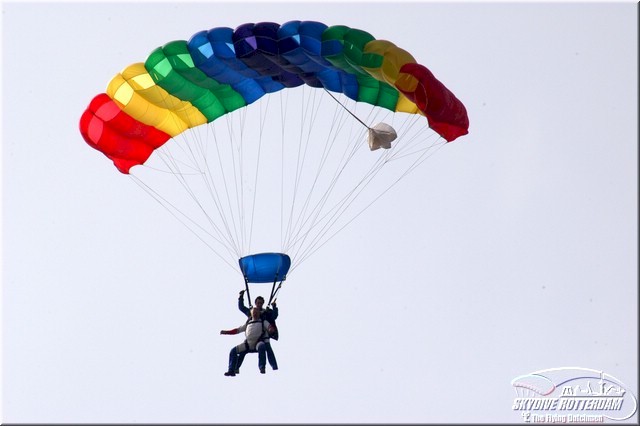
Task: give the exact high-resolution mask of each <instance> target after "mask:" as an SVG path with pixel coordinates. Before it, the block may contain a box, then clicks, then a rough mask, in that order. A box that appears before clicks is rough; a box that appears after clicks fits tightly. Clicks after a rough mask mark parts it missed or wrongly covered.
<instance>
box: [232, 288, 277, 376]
mask: <svg viewBox="0 0 640 426" xmlns="http://www.w3.org/2000/svg"><path fill="white" fill-rule="evenodd" d="M243 297H244V290H242V291H240V293H239V295H238V309H239V310H240V312H242V313H243V314H245V315H246V316H247V317H249V316H250V315H251V309H250V308H247V307H246V306H245V305H244V299H243ZM255 304H256V306H255V307H256V308H258V309H259V310H260V318H262V319H263V320H266V321H267V322H269V324H270V327H273V328H274V329H275V332H273V333H271V332H270V333H269V335H270V336H271V337H273V338H274V339H276V340H278V329H277V327H276V318H278V306H277V305H276V301H275V300H274V301H273V302H272V303H271V306H272V308H269V307H267V308H266V309H265V308H263V306H264V297H262V296H258V297H256V299H255ZM265 344H266V351H267V359H268V360H269V365H270V366H271V368H272V369H273V370H277V369H278V361H277V360H276V354H275V353H274V352H273V348H272V347H271V342H270V340H268V341H266V342H265ZM246 354H247V352H244V353H241V354H239V355H238V363H237V365H236V370H235V372H236V374H240V366H241V365H242V363H243V361H244V357H245V355H246Z"/></svg>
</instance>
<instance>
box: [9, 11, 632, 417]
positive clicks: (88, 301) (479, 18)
mask: <svg viewBox="0 0 640 426" xmlns="http://www.w3.org/2000/svg"><path fill="white" fill-rule="evenodd" d="M2 9H3V15H2V144H1V155H2V163H1V164H2V186H1V188H2V230H1V232H2V422H3V423H55V422H59V423H87V422H88V423H101V422H106V423H135V422H141V423H157V422H174V423H236V422H242V423H482V422H491V423H520V422H523V417H522V415H521V413H520V412H519V411H517V410H513V409H512V405H513V403H514V398H515V397H516V396H517V395H516V392H515V390H514V388H513V387H512V385H511V382H512V380H513V379H514V378H516V377H518V376H522V375H526V374H528V373H532V372H534V371H539V370H544V369H552V368H562V367H581V368H589V369H594V370H598V371H603V372H605V373H607V374H609V375H611V376H614V377H616V378H617V379H619V381H621V382H623V383H624V384H625V385H626V387H627V389H628V391H630V392H631V393H633V394H635V396H636V397H637V396H638V392H637V390H638V382H637V380H638V325H637V324H638V285H637V284H638V276H637V273H638V263H637V262H638V261H637V259H638V240H637V238H638V229H637V226H638V198H637V197H638V188H637V184H638V163H637V161H638V134H637V131H638V122H637V116H638V110H637V106H638V99H637V94H638V81H637V71H638V70H637V64H638V45H637V34H638V22H637V4H636V3H631V2H607V3H553V2H544V3H526V4H518V3H501V2H497V3H495V2H494V3H480V2H472V3H462V2H460V3H459V2H452V3H446V2H394V3H393V4H392V3H365V2H356V3H343V2H321V3H311V2H304V3H295V2H279V3H277V2H259V3H241V2H237V3H226V4H225V3H218V2H210V3H204V2H203V3H145V2H141V3H135V4H133V3H123V2H105V3H79V2H64V3H50V2H36V3H28V2H7V1H4V2H3V3H2ZM291 20H316V21H321V22H324V23H325V24H327V25H346V26H349V27H352V28H359V29H363V30H365V31H368V32H370V33H371V34H372V35H374V36H375V37H376V38H377V39H386V40H390V41H392V42H394V43H395V44H396V45H397V46H399V47H401V48H403V49H404V50H406V51H408V52H411V53H412V54H413V56H414V57H415V58H416V59H417V60H418V62H420V63H421V64H423V65H425V66H427V67H428V68H429V69H430V70H431V71H432V72H433V73H434V74H435V75H436V76H437V77H438V78H439V79H440V80H441V81H442V82H443V83H444V84H445V85H446V86H447V87H448V88H449V89H450V90H451V91H452V92H453V93H455V94H456V96H457V97H458V98H459V99H460V100H461V101H462V102H463V103H464V104H465V106H466V108H467V111H468V114H469V119H470V128H469V134H468V135H466V136H463V137H461V138H459V139H458V140H456V141H454V142H452V143H449V144H446V145H445V146H443V147H442V148H441V149H439V150H438V152H437V154H435V155H433V156H432V157H430V158H429V159H428V161H425V162H424V163H423V164H421V166H420V167H419V168H417V169H416V170H414V171H413V172H412V173H411V174H410V175H408V176H407V177H406V178H404V179H403V180H402V181H401V182H400V183H399V184H398V185H397V186H394V187H393V188H392V190H390V191H389V192H387V193H386V194H384V196H383V197H382V198H381V199H380V200H378V201H377V202H376V203H375V204H374V205H373V206H372V207H371V208H369V209H367V210H366V211H365V212H364V213H363V214H362V215H360V216H359V217H358V218H357V220H354V221H353V222H352V223H351V224H350V225H349V226H347V227H346V228H345V229H343V230H342V231H341V232H340V233H339V234H337V235H336V236H335V238H333V239H332V240H331V241H329V242H328V243H327V244H326V245H324V246H323V247H322V248H321V249H320V250H318V251H317V252H316V253H314V255H313V256H311V257H309V259H308V260H306V261H305V262H304V263H303V264H301V265H300V266H299V267H298V268H297V269H296V270H295V274H292V276H291V277H289V279H288V280H287V281H286V282H285V283H284V284H283V287H282V290H281V292H280V294H279V297H278V306H279V308H280V317H279V319H278V326H279V329H280V335H281V337H280V340H279V341H277V342H273V347H274V351H275V353H276V356H277V357H278V362H279V365H280V368H279V370H278V371H271V370H270V369H267V373H266V374H265V375H261V374H259V373H258V369H257V368H255V363H256V356H255V355H249V356H248V357H247V359H246V361H245V365H244V366H243V370H242V373H241V374H240V375H239V376H237V377H235V378H228V377H224V376H223V372H224V371H225V370H226V363H227V357H228V353H229V349H231V347H232V346H234V345H236V344H238V343H239V342H240V341H241V340H242V338H241V337H240V336H221V335H220V334H219V330H221V329H229V328H233V327H236V326H238V325H240V324H241V323H242V322H243V317H242V314H241V313H240V312H238V310H237V308H236V298H237V294H238V291H240V290H241V289H242V288H243V284H244V283H243V281H242V277H241V275H239V273H238V272H237V271H234V270H233V269H232V268H229V267H228V266H227V265H225V264H224V263H223V262H221V260H220V259H219V258H218V257H217V256H214V255H212V252H211V251H210V250H209V249H208V248H207V247H205V246H204V245H203V244H202V242H201V241H200V240H199V239H197V238H194V236H193V235H192V234H191V233H189V232H188V231H187V230H185V228H184V227H183V226H182V225H181V224H180V223H178V222H177V221H176V220H175V218H174V217H172V216H171V215H169V214H167V212H166V211H165V210H164V209H163V208H162V207H160V206H158V204H157V203H156V202H155V201H154V200H152V199H151V198H150V197H148V196H147V195H146V194H145V193H144V191H141V189H140V188H139V187H138V186H137V185H135V183H134V182H133V181H132V180H130V179H128V178H127V177H126V176H124V175H122V174H120V173H118V172H117V170H116V169H115V168H114V167H113V165H112V164H111V162H110V161H108V160H107V159H106V158H105V157H104V156H102V155H101V154H100V153H99V152H97V151H95V150H93V149H91V148H90V147H89V146H88V145H87V144H86V143H85V142H84V141H83V139H82V137H81V135H80V133H79V131H78V121H79V118H80V115H81V114H82V112H83V111H84V110H85V108H86V107H87V105H88V103H89V101H90V100H91V99H92V98H93V96H94V95H96V94H98V93H100V92H102V91H104V90H105V89H106V85H107V83H108V82H109V80H110V79H111V78H112V77H113V76H114V75H115V74H116V73H118V72H119V71H120V70H121V69H123V68H124V67H125V66H126V65H128V64H130V63H134V62H139V61H143V60H144V59H145V58H146V57H147V55H148V54H149V53H150V52H151V51H152V50H153V49H154V48H156V47H157V46H159V45H162V44H164V43H165V42H168V41H171V40H180V39H182V40H188V39H189V37H190V36H191V35H192V34H194V33H196V32H198V31H201V30H206V29H209V28H214V27H220V26H226V27H231V28H234V27H236V26H238V25H240V24H243V23H245V22H260V21H272V22H277V23H285V22H287V21H291ZM260 291H262V289H259V290H256V291H255V292H254V290H252V295H257V294H259V293H260ZM626 422H633V423H637V422H638V414H637V413H636V414H635V415H634V416H632V417H631V418H630V419H628V420H627V421H626Z"/></svg>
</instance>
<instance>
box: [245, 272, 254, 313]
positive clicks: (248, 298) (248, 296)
mask: <svg viewBox="0 0 640 426" xmlns="http://www.w3.org/2000/svg"><path fill="white" fill-rule="evenodd" d="M244 289H245V293H246V294H247V305H249V309H251V308H252V307H253V304H252V303H251V294H249V279H248V278H247V277H244Z"/></svg>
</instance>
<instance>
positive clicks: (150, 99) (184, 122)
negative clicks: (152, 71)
mask: <svg viewBox="0 0 640 426" xmlns="http://www.w3.org/2000/svg"><path fill="white" fill-rule="evenodd" d="M107 95H109V97H110V98H111V99H113V100H114V101H115V102H117V103H118V104H119V105H120V108H121V109H122V110H123V111H124V112H125V113H127V114H128V115H130V116H131V117H133V118H135V119H136V120H138V121H140V122H142V123H144V124H147V125H149V126H153V127H155V128H156V129H158V130H162V131H163V132H165V133H167V134H169V135H171V136H172V137H173V136H176V135H179V134H180V133H182V132H184V131H185V130H187V129H189V128H191V127H195V126H198V125H200V124H204V123H206V122H207V119H206V117H205V116H204V115H202V113H201V112H200V111H199V110H198V109H197V108H196V107H194V106H193V105H192V104H191V103H190V102H186V101H183V100H180V99H178V98H176V97H175V96H173V95H171V94H169V93H168V92H167V91H166V90H164V89H163V88H162V87H160V86H158V85H156V84H155V83H154V81H153V79H152V78H151V76H150V75H149V73H148V72H147V70H146V68H145V67H144V64H142V63H136V64H133V65H130V66H128V67H127V68H125V69H124V70H123V71H122V72H121V73H120V74H118V75H116V76H115V77H114V78H113V79H112V80H111V82H110V83H109V85H108V86H107Z"/></svg>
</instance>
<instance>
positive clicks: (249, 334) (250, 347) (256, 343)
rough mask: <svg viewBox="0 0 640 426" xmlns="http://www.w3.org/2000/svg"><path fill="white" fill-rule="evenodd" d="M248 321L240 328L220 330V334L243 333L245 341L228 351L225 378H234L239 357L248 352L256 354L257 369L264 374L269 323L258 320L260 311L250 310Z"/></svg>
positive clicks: (255, 308) (256, 309)
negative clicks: (227, 365) (255, 352)
mask: <svg viewBox="0 0 640 426" xmlns="http://www.w3.org/2000/svg"><path fill="white" fill-rule="evenodd" d="M250 315H251V317H250V319H249V320H248V321H247V322H245V323H244V324H242V325H241V326H240V327H237V328H234V329H231V330H220V334H238V333H240V332H242V331H244V334H245V340H244V342H242V343H241V344H239V345H237V346H234V347H233V348H232V349H231V351H229V368H228V370H227V371H226V372H225V373H224V375H225V376H232V377H233V376H235V375H236V370H237V368H238V359H239V355H244V354H246V353H247V352H249V351H254V350H255V351H257V352H258V368H259V369H260V373H261V374H265V365H266V360H265V358H266V356H265V355H266V348H267V344H268V343H269V333H268V332H267V330H268V328H269V325H270V324H269V321H267V320H263V319H261V318H260V309H258V308H257V307H254V308H253V309H251V313H250Z"/></svg>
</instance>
